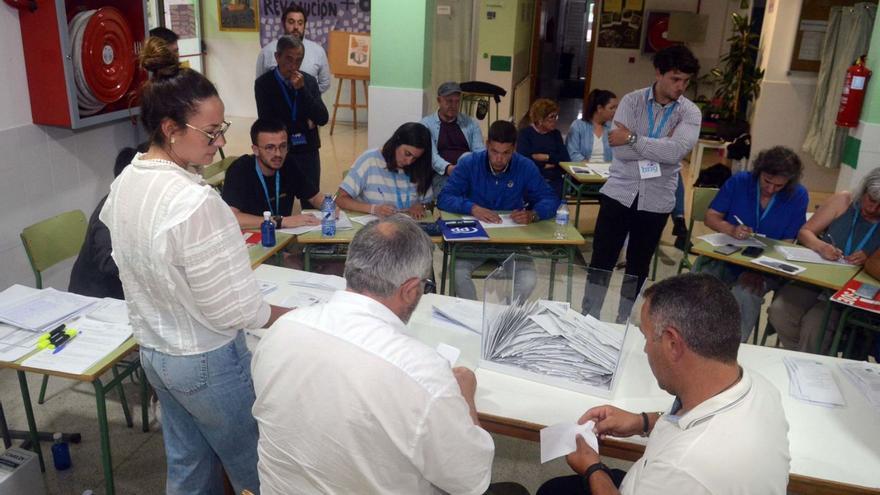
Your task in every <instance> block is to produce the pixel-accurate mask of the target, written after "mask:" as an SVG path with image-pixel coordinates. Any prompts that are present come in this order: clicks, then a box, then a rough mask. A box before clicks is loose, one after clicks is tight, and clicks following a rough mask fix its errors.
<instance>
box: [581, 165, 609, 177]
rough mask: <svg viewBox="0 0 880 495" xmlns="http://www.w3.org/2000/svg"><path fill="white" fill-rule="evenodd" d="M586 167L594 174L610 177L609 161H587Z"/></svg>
mask: <svg viewBox="0 0 880 495" xmlns="http://www.w3.org/2000/svg"><path fill="white" fill-rule="evenodd" d="M587 167H589V169H590V170H592V171H593V173H594V174H596V175H601V176H602V177H605V178H608V177H611V163H609V162H589V163H588V164H587Z"/></svg>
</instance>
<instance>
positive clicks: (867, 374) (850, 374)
mask: <svg viewBox="0 0 880 495" xmlns="http://www.w3.org/2000/svg"><path fill="white" fill-rule="evenodd" d="M837 366H838V367H839V368H840V370H841V371H843V374H844V376H845V377H846V378H847V379H848V380H849V381H850V382H851V383H852V384H853V385H855V387H856V388H857V389H858V390H859V392H861V394H862V395H863V396H864V397H865V399H866V400H867V401H868V403H869V404H871V405H872V406H873V407H874V409H875V410H877V411H878V412H880V364H877V363H868V362H843V363H840V364H838V365H837Z"/></svg>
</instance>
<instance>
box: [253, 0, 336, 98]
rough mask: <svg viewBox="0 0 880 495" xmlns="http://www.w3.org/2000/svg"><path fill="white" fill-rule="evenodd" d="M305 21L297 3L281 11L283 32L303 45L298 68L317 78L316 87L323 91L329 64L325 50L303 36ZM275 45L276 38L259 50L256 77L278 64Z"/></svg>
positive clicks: (276, 43) (304, 15) (303, 13)
mask: <svg viewBox="0 0 880 495" xmlns="http://www.w3.org/2000/svg"><path fill="white" fill-rule="evenodd" d="M307 21H308V19H307V17H306V13H305V11H304V10H303V9H302V7H300V5H299V4H291V5H290V6H289V7H287V8H286V9H284V12H282V13H281V25H282V26H283V27H284V34H286V35H290V36H293V37H294V38H296V39H298V40H300V41H301V42H302V44H303V47H305V55H304V56H303V60H302V65H301V66H300V68H299V70H301V71H303V72H305V73H307V74H309V75H311V76H313V77H314V78H315V79H317V80H318V89H319V90H320V91H321V93H324V92H325V91H327V90H328V89H330V64H329V63H328V62H327V52H325V51H324V47H322V46H321V45H319V44H317V43H315V42H314V41H312V40H308V39H306V38H305V34H306V22H307ZM277 46H278V40H275V41H272V42H271V43H268V44H267V45H266V46H264V47H263V49H262V50H260V55H259V56H258V57H257V77H260V76H262V75H263V74H265V73H266V72H269V71H270V70H272V69H274V68H275V66H276V65H278V62H277V61H276V60H275V51H276V49H277Z"/></svg>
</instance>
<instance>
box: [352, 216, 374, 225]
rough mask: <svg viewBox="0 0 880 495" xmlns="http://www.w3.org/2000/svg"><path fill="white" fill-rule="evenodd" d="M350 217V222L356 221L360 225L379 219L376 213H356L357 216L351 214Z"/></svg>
mask: <svg viewBox="0 0 880 495" xmlns="http://www.w3.org/2000/svg"><path fill="white" fill-rule="evenodd" d="M350 218H351V221H352V222H357V223H359V224H361V225H366V224H368V223H370V222H372V221H373V220H378V219H379V217H377V216H376V215H358V216H354V215H352V216H351V217H350Z"/></svg>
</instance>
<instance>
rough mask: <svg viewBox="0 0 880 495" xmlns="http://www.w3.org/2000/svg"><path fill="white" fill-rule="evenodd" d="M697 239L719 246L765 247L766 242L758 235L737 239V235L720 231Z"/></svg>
mask: <svg viewBox="0 0 880 495" xmlns="http://www.w3.org/2000/svg"><path fill="white" fill-rule="evenodd" d="M697 239H701V240H704V241H706V242H708V243H709V244H710V245H712V246H713V247H719V246H738V247H749V246H755V247H764V246H765V245H766V244H764V243H763V242H761V241H759V240H758V239H757V238H756V237H749V238H747V239H737V238H736V237H731V236H729V235H727V234H722V233H720V232H716V233H714V234H706V235H701V236H700V237H697Z"/></svg>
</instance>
